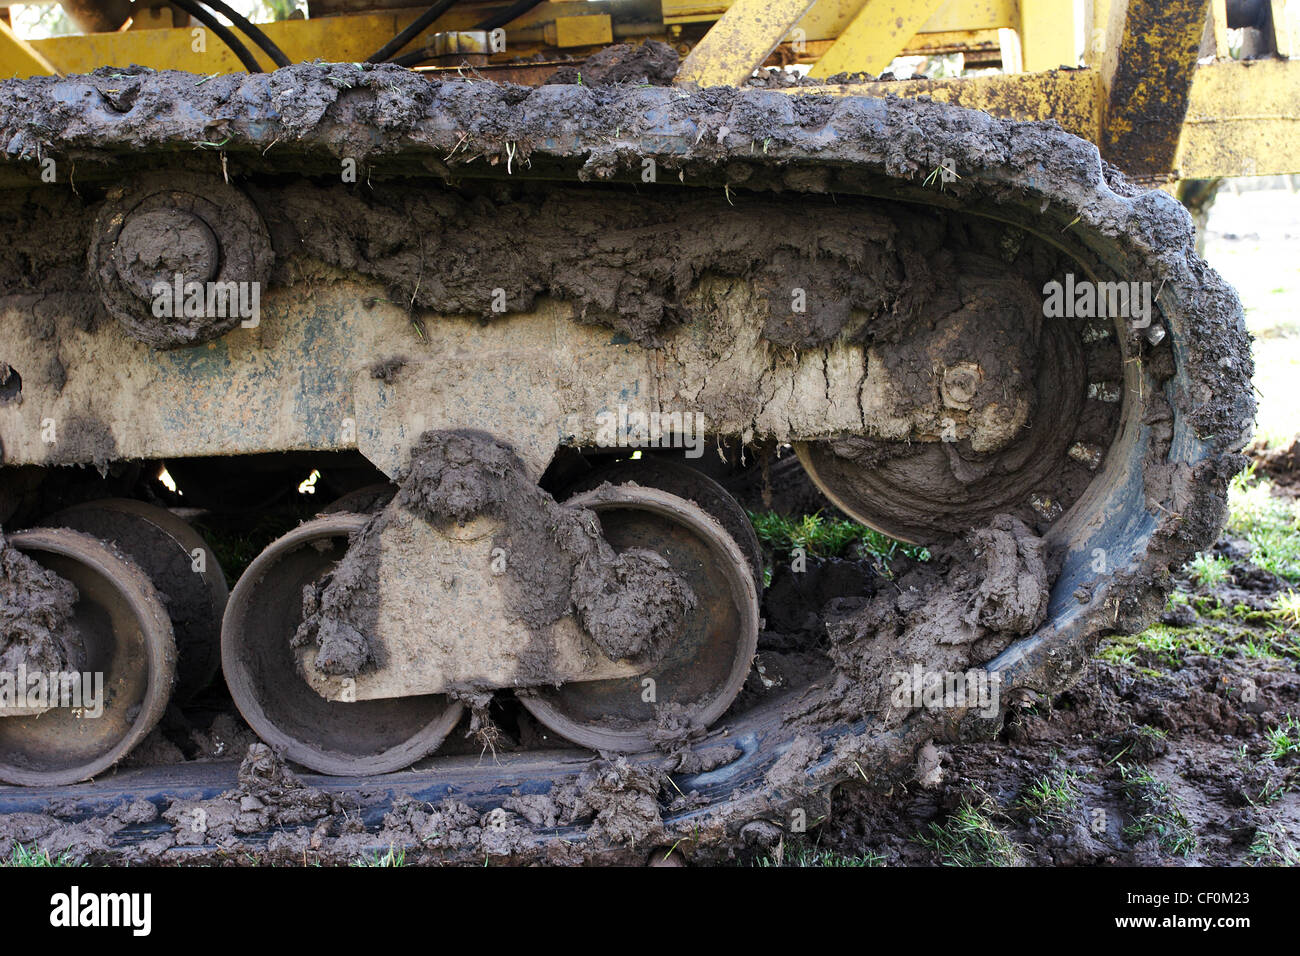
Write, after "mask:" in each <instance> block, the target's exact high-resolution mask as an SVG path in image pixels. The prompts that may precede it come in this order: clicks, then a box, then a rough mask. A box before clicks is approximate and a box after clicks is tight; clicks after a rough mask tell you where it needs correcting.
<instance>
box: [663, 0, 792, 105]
mask: <svg viewBox="0 0 1300 956" xmlns="http://www.w3.org/2000/svg"><path fill="white" fill-rule="evenodd" d="M815 2H816V0H736V2H735V3H733V4H732V5H731V9H729V10H728V11H727V12H726V13H725V14H723V15H722V19H721V20H719V21H718V22H717V23H715V24H714V25H713V27H712V29H710V30H709V32H708V33H706V34H705V35H704V39H702V40H700V42H699V43H697V44H696V45H695V49H693V50H691V52H690V54H689V55H688V56H687V57H686V59H685V60H683V61H682V66H681V69H680V70H678V71H677V79H676V82H677V83H695V84H698V85H699V86H739V85H740V84H741V83H743V82H745V80H747V79H749V77H750V75H751V74H752V73H753V72H754V71H755V70H756V69H758V68H759V67H760V66H762V65H763V61H764V60H766V59H767V58H768V55H769V54H771V52H772V51H773V50H775V49H776V47H777V44H779V43H780V42H781V41H782V40H783V39H785V36H786V34H788V33H789V32H790V29H791V27H793V26H794V25H795V24H796V23H798V22H799V20H800V18H801V17H803V15H804V14H805V13H807V12H808V10H809V9H810V8H811V7H812V5H813V4H814V3H815Z"/></svg>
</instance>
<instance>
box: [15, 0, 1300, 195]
mask: <svg viewBox="0 0 1300 956" xmlns="http://www.w3.org/2000/svg"><path fill="white" fill-rule="evenodd" d="M136 2H137V5H138V6H142V4H143V3H144V0H136ZM377 2H383V0H377ZM334 4H337V8H338V11H339V12H332V13H329V14H327V15H323V16H313V17H312V18H311V19H302V20H284V21H280V22H276V23H268V24H262V25H261V27H262V29H263V30H264V31H265V33H266V34H267V35H268V36H269V37H270V38H271V39H272V40H273V41H274V42H275V43H276V44H277V45H279V46H280V47H281V49H283V50H284V52H285V53H286V54H287V55H288V56H289V57H290V58H291V59H292V60H293V61H294V62H299V61H305V60H311V59H317V58H320V59H325V60H332V61H343V62H347V61H359V60H362V59H364V58H365V57H366V56H368V55H369V54H370V53H372V52H373V51H374V50H376V49H377V48H379V47H380V46H382V45H383V44H384V43H385V42H386V41H387V40H389V39H390V38H391V37H392V36H393V35H395V34H396V33H397V32H398V31H400V30H401V29H403V28H404V27H405V26H407V25H408V24H409V23H410V22H411V21H412V20H414V19H415V17H417V16H418V15H419V14H420V13H421V12H422V11H421V9H420V8H418V7H416V8H409V9H394V10H385V11H381V12H373V11H372V12H365V13H349V12H344V11H345V9H346V8H348V7H353V8H355V7H356V6H359V5H363V4H362V3H358V2H357V0H332V2H331V4H330V5H329V6H327V7H325V9H333V8H334ZM1225 4H1226V0H1086V2H1085V3H1084V4H1083V9H1082V14H1083V15H1082V17H1081V18H1078V19H1076V12H1077V11H1076V4H1075V2H1074V0H659V2H653V0H651V2H646V0H605V2H597V3H591V2H581V0H579V2H555V3H543V4H541V5H539V6H537V7H535V8H534V9H533V10H531V11H530V12H529V13H527V14H525V15H523V16H522V17H520V18H519V19H518V20H516V21H514V22H512V23H511V24H510V25H509V28H508V33H509V44H508V48H507V50H506V51H505V52H503V53H498V54H495V55H492V56H490V57H488V58H486V61H485V62H482V63H480V64H478V65H476V69H479V70H481V71H482V72H483V73H484V75H489V76H492V75H495V76H498V77H499V78H502V79H510V80H516V81H519V82H539V81H541V80H542V78H544V77H545V76H546V75H547V74H549V73H550V72H552V71H553V70H554V68H555V66H556V65H557V64H558V63H560V62H562V61H566V60H568V59H569V58H572V57H583V56H586V55H589V54H591V53H593V52H596V51H597V50H599V49H600V48H601V47H603V46H606V45H608V44H610V43H614V42H627V41H633V42H635V41H637V40H641V39H659V40H663V41H665V42H668V43H671V44H673V45H674V46H676V47H677V48H678V50H679V51H680V52H682V53H683V54H684V60H683V63H682V67H681V71H680V72H679V74H678V77H677V82H679V83H683V84H698V85H701V86H713V85H736V84H739V83H741V82H743V81H744V80H745V79H746V78H748V77H749V76H750V75H751V74H752V73H753V71H754V70H755V69H757V68H759V67H761V66H763V65H764V64H765V63H766V64H773V63H796V62H798V63H804V64H808V65H809V66H810V75H811V76H812V77H814V78H816V79H819V80H823V81H826V82H825V83H823V84H822V85H819V86H817V87H814V88H812V89H813V90H819V91H821V92H828V93H834V94H845V93H853V94H858V95H879V96H884V95H897V96H929V97H932V98H934V99H936V100H943V101H947V102H952V103H957V104H960V105H963V106H969V107H973V108H976V109H982V110H985V111H987V112H989V113H992V114H994V115H997V116H1005V117H1012V118H1016V119H1037V120H1043V119H1053V120H1056V121H1057V122H1059V123H1060V124H1061V125H1062V126H1063V127H1065V128H1066V129H1067V130H1069V131H1071V132H1073V133H1075V134H1077V135H1079V136H1082V137H1084V138H1086V139H1089V140H1091V141H1092V142H1094V143H1096V144H1097V145H1098V146H1099V147H1100V148H1101V150H1102V153H1103V155H1104V156H1106V157H1107V158H1108V159H1110V160H1111V161H1112V162H1114V163H1115V164H1116V165H1118V166H1120V167H1121V168H1122V169H1124V170H1125V171H1126V172H1128V173H1129V174H1131V175H1133V176H1136V177H1137V178H1139V179H1145V180H1148V181H1152V182H1167V181H1170V180H1173V179H1200V178H1212V177H1218V176H1242V175H1265V174H1276V173H1292V172H1300V115H1298V114H1300V110H1298V108H1297V107H1298V106H1300V61H1294V60H1291V59H1290V58H1289V57H1290V53H1291V46H1292V39H1291V37H1290V35H1289V33H1288V30H1287V22H1288V21H1287V19H1286V15H1285V0H1271V6H1272V16H1273V23H1274V24H1275V29H1274V43H1275V47H1276V51H1277V55H1276V56H1275V57H1272V58H1269V59H1257V60H1234V59H1231V58H1230V56H1229V53H1228V30H1227V15H1226V10H1225ZM503 6H504V4H500V3H498V4H492V3H471V2H466V3H462V4H460V5H458V6H456V7H453V8H452V9H451V10H450V11H449V12H448V13H447V14H445V15H444V16H443V17H442V18H440V19H439V20H438V21H437V22H436V23H434V24H433V25H432V27H430V29H429V31H428V33H427V34H426V37H427V36H428V35H430V34H432V33H438V32H447V31H457V30H468V29H470V28H472V27H473V25H474V24H475V23H476V22H478V21H479V20H480V19H481V18H482V17H483V16H484V15H485V13H489V12H492V11H493V10H495V9H501V8H502V7H503ZM313 9H316V8H315V7H313ZM174 16H175V17H180V18H181V19H182V20H184V19H185V18H184V16H183V15H182V14H180V13H179V11H175V12H174V11H173V8H170V7H165V6H163V7H153V8H151V9H150V8H143V6H142V9H141V10H140V11H139V12H137V14H136V16H135V17H134V19H133V20H131V21H130V22H128V24H127V25H126V26H124V27H123V28H122V29H121V30H119V31H117V32H113V33H90V34H85V35H79V36H64V37H54V38H49V39H43V40H23V39H21V38H19V37H18V36H16V35H15V34H14V32H13V30H12V29H11V28H10V27H9V25H8V24H7V23H5V22H4V21H3V20H0V76H5V77H8V76H18V77H25V76H37V75H50V74H55V73H81V72H88V71H89V70H92V69H94V68H96V67H99V66H105V65H118V66H124V65H128V64H139V65H142V66H147V67H151V68H154V69H159V70H162V69H177V70H186V71H190V72H194V73H203V74H209V75H213V74H219V73H227V72H238V71H241V70H242V69H243V67H242V66H241V65H240V63H239V61H238V60H237V59H236V58H235V56H234V55H233V54H232V53H231V52H230V51H229V50H228V49H227V48H226V47H225V46H224V44H222V43H221V42H220V41H219V40H217V39H216V38H215V37H207V36H205V35H204V31H203V30H202V28H201V27H198V26H197V25H195V26H190V25H189V24H188V23H186V24H185V25H175V23H176V21H175V20H173V19H172V18H173V17H174ZM1081 30H1082V31H1083V36H1082V37H1080V31H1081ZM1081 39H1083V40H1086V42H1080V40H1081ZM422 42H424V41H423V40H417V41H416V43H415V44H413V45H412V46H413V48H418V45H419V44H420V43H422ZM1080 48H1083V49H1084V56H1083V63H1082V66H1080V63H1079V57H1078V52H1077V51H1078V50H1079V49H1080ZM1207 49H1209V50H1211V51H1212V53H1210V55H1205V56H1203V55H1202V54H1204V53H1205V52H1206V51H1207ZM956 51H962V52H967V53H968V55H972V54H973V55H976V56H978V57H980V58H983V59H985V60H987V61H988V62H997V63H1000V65H1001V72H991V73H989V74H987V75H979V76H965V77H954V78H947V79H915V80H901V81H876V82H867V83H865V84H863V83H855V84H841V83H834V82H832V79H833V78H834V77H835V76H836V75H837V74H842V73H856V72H867V73H872V74H879V73H881V72H883V71H884V70H885V69H886V68H887V67H888V66H889V64H890V62H891V61H892V60H893V59H894V58H895V57H896V56H899V55H904V54H932V53H940V52H956ZM253 52H254V55H256V56H257V57H258V60H259V62H261V63H263V65H264V67H265V68H266V69H271V68H272V65H271V63H270V62H269V60H267V58H266V56H265V54H263V53H262V52H261V51H260V50H256V49H254V50H253ZM539 54H540V58H539V57H538V55H539ZM528 58H532V59H533V60H535V61H536V62H527V61H528ZM458 68H459V65H458V64H456V63H448V64H447V65H444V66H434V67H432V68H430V71H431V72H432V73H434V74H437V73H438V72H439V71H440V70H455V69H458ZM799 90H800V91H810V89H809V87H806V86H805V87H800V88H799Z"/></svg>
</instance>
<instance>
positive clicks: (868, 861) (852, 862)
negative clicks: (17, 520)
mask: <svg viewBox="0 0 1300 956" xmlns="http://www.w3.org/2000/svg"><path fill="white" fill-rule="evenodd" d="M755 865H756V866H762V867H775V866H781V867H786V866H791V867H795V866H797V867H804V866H809V867H823V866H830V867H860V866H884V865H885V858H884V856H882V855H881V854H879V853H876V852H874V851H871V850H867V851H866V852H864V853H860V854H856V855H849V854H846V853H836V852H835V851H834V850H822V849H819V848H818V847H816V846H814V845H812V844H810V843H805V842H798V843H790V844H786V845H783V846H781V847H780V848H778V849H777V850H775V851H773V852H772V853H770V854H768V855H767V856H764V857H760V858H759V859H758V860H756V861H755Z"/></svg>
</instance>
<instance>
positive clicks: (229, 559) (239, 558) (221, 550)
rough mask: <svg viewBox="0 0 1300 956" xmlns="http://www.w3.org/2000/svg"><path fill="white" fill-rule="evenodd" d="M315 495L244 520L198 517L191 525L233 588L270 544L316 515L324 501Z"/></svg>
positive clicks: (303, 496)
mask: <svg viewBox="0 0 1300 956" xmlns="http://www.w3.org/2000/svg"><path fill="white" fill-rule="evenodd" d="M313 497H314V496H308V495H300V496H298V498H300V499H301V498H305V499H306V501H300V500H295V501H294V502H293V503H292V504H291V505H290V506H274V507H271V508H268V509H266V510H265V511H262V512H260V513H259V514H258V515H257V516H255V517H254V518H252V519H251V520H245V521H243V522H240V521H236V520H230V519H226V520H221V519H217V520H215V521H213V520H210V519H208V518H207V517H206V516H205V517H200V518H196V519H195V520H193V521H192V522H191V524H193V526H194V528H195V530H197V531H198V532H199V533H200V534H201V535H203V538H204V540H206V541H207V542H208V546H209V547H211V548H212V553H213V554H215V555H216V558H217V561H219V562H220V563H221V570H222V571H224V572H225V574H226V581H227V583H228V585H229V586H230V587H232V588H233V587H234V586H235V583H236V582H237V581H238V580H239V576H240V575H241V574H243V573H244V570H245V569H246V568H247V567H248V565H249V564H251V563H252V561H253V559H254V558H256V557H257V556H258V555H259V554H261V553H262V550H263V549H264V548H265V547H266V546H267V545H268V544H270V543H271V542H272V541H274V540H275V539H276V538H278V537H280V536H281V535H283V534H287V533H288V532H290V531H292V530H293V529H294V528H296V527H298V525H300V524H301V523H302V522H303V521H305V520H307V519H308V518H311V517H313V516H314V515H315V513H316V510H317V508H319V506H320V505H321V504H322V502H317V501H315V500H313Z"/></svg>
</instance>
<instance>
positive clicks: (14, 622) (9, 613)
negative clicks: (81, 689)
mask: <svg viewBox="0 0 1300 956" xmlns="http://www.w3.org/2000/svg"><path fill="white" fill-rule="evenodd" d="M77 599H78V594H77V589H76V588H75V587H74V586H73V585H72V583H71V582H69V581H66V580H64V579H63V578H61V577H59V575H57V574H55V573H54V572H53V571H50V570H49V569H47V568H44V567H42V566H41V565H40V564H38V563H37V562H36V561H34V560H32V559H31V558H29V557H27V555H25V554H23V553H22V552H20V551H19V550H18V549H17V548H15V547H13V546H11V545H10V544H9V543H8V541H7V540H6V539H5V537H4V535H3V534H2V533H0V672H4V673H8V674H13V673H15V672H17V671H18V670H19V668H25V669H26V670H27V671H29V672H31V671H44V672H46V673H54V672H61V671H68V670H72V669H73V667H74V665H76V664H77V663H78V662H79V657H80V654H79V648H80V646H81V637H80V634H79V632H78V630H77V627H76V624H75V623H74V622H73V608H74V606H75V605H76V603H77Z"/></svg>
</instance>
